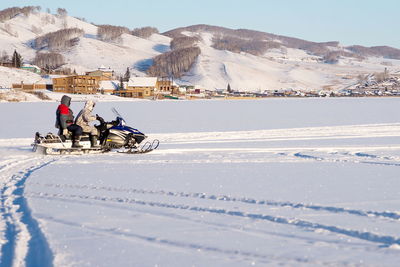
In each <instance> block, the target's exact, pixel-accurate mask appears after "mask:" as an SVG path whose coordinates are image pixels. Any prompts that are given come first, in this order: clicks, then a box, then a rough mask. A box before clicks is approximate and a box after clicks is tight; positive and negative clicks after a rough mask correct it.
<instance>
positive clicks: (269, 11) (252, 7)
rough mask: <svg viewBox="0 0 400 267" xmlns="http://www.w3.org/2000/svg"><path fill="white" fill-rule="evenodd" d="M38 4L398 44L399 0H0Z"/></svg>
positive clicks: (119, 19)
mask: <svg viewBox="0 0 400 267" xmlns="http://www.w3.org/2000/svg"><path fill="white" fill-rule="evenodd" d="M27 5H34V6H41V7H42V10H43V11H45V10H46V9H47V8H49V9H50V10H51V12H52V13H55V12H56V10H57V8H59V7H62V8H65V9H67V11H68V14H69V15H70V16H75V17H83V18H85V19H86V20H87V21H88V22H92V23H96V24H111V25H118V26H126V27H128V28H130V29H134V28H139V27H144V26H152V27H156V28H158V30H159V31H160V32H165V31H168V30H171V29H174V28H178V27H184V26H190V25H194V24H209V25H216V26H222V27H228V28H232V29H239V28H240V29H252V30H258V31H263V32H269V33H274V34H279V35H285V36H290V37H297V38H301V39H305V40H308V41H315V42H326V41H339V42H340V43H341V44H343V45H354V44H359V45H364V46H377V45H388V46H393V47H396V48H400V30H399V26H400V15H399V10H400V1H399V0H197V1H193V0H146V1H144V0H111V1H103V0H96V1H94V0H79V1H78V0H67V1H66V0H51V1H49V0H37V1H35V0H31V1H28V0H0V9H5V8H8V7H13V6H27Z"/></svg>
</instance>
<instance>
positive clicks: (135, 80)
mask: <svg viewBox="0 0 400 267" xmlns="http://www.w3.org/2000/svg"><path fill="white" fill-rule="evenodd" d="M156 85H157V77H132V78H130V79H129V82H128V87H156Z"/></svg>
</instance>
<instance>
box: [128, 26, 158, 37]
mask: <svg viewBox="0 0 400 267" xmlns="http://www.w3.org/2000/svg"><path fill="white" fill-rule="evenodd" d="M155 33H158V29H157V28H154V27H143V28H135V29H133V30H132V31H131V32H130V34H132V35H133V36H137V37H140V38H143V39H147V38H149V37H150V36H152V35H153V34H155Z"/></svg>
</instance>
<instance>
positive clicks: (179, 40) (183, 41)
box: [170, 36, 200, 50]
mask: <svg viewBox="0 0 400 267" xmlns="http://www.w3.org/2000/svg"><path fill="white" fill-rule="evenodd" d="M199 40H200V39H199V38H198V37H195V36H193V37H190V36H179V37H175V38H174V39H172V41H171V44H170V46H171V49H172V50H175V49H181V48H185V47H193V46H195V44H196V42H198V41H199Z"/></svg>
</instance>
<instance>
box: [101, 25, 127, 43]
mask: <svg viewBox="0 0 400 267" xmlns="http://www.w3.org/2000/svg"><path fill="white" fill-rule="evenodd" d="M97 27H98V28H97V36H98V37H99V39H101V40H103V41H116V40H118V39H119V38H120V37H121V35H122V34H124V33H129V29H128V28H126V27H120V26H113V25H98V26H97Z"/></svg>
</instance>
